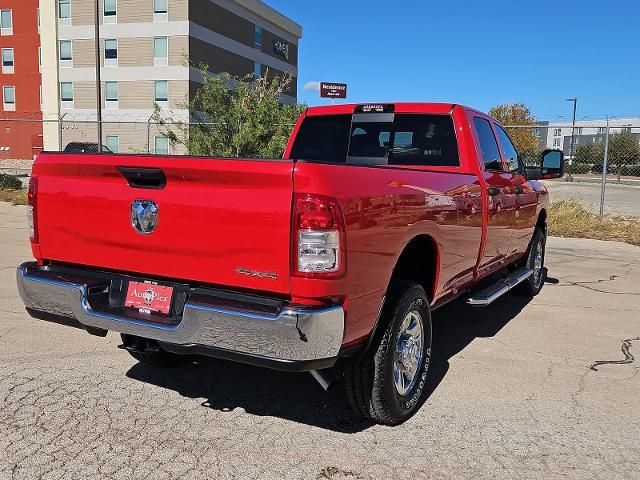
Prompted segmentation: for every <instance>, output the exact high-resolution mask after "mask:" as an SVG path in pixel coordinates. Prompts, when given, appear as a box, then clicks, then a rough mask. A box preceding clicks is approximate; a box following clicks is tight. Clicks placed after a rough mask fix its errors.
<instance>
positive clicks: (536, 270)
mask: <svg viewBox="0 0 640 480" xmlns="http://www.w3.org/2000/svg"><path fill="white" fill-rule="evenodd" d="M546 243H547V238H546V235H545V234H544V232H543V231H542V229H540V228H536V229H535V231H534V232H533V237H532V238H531V245H530V247H529V255H528V256H527V263H526V266H527V268H530V269H531V270H533V274H532V275H531V276H530V277H529V278H528V279H527V280H525V281H524V282H522V283H521V284H520V285H518V287H517V288H516V290H515V291H516V293H518V294H519V295H523V296H527V297H534V296H536V295H537V294H538V293H540V290H542V286H543V285H544V280H545V278H546V273H547V270H546V269H545V268H544V254H545V247H546Z"/></svg>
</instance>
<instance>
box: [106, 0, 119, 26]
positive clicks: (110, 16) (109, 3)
mask: <svg viewBox="0 0 640 480" xmlns="http://www.w3.org/2000/svg"><path fill="white" fill-rule="evenodd" d="M103 17H104V20H103V22H104V23H117V22H118V0H104V15H103Z"/></svg>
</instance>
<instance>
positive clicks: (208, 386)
mask: <svg viewBox="0 0 640 480" xmlns="http://www.w3.org/2000/svg"><path fill="white" fill-rule="evenodd" d="M527 301H528V300H527V299H523V298H519V297H514V296H511V295H507V296H506V297H505V298H503V299H500V300H499V301H497V302H496V303H495V304H494V305H492V306H491V307H490V308H485V309H482V308H472V307H469V306H467V305H465V304H464V303H463V302H462V301H456V302H453V303H451V304H449V305H447V306H445V307H443V308H441V309H439V310H438V311H436V312H434V314H433V338H434V345H433V348H432V360H431V365H430V372H429V379H428V381H427V392H428V395H427V397H426V398H428V397H429V396H430V395H431V394H432V393H433V392H434V391H435V389H436V388H437V387H438V385H439V384H440V382H441V381H442V380H443V378H444V377H445V375H446V374H447V371H448V370H449V359H450V358H451V357H453V356H454V355H456V354H457V353H459V352H460V351H462V350H463V349H464V348H465V347H466V346H467V345H469V344H470V343H471V342H472V341H473V340H474V339H475V338H478V337H481V338H485V337H492V336H494V335H496V334H497V333H498V332H499V331H500V329H502V327H504V326H505V325H506V324H507V323H508V322H509V321H510V320H511V319H512V318H514V317H515V316H516V315H517V314H518V313H519V312H520V311H521V310H522V308H523V307H524V306H525V305H526V304H527ZM197 362H198V363H197V364H193V365H188V366H186V367H181V368H176V369H166V370H161V369H157V368H152V367H149V366H147V365H144V364H142V363H138V364H136V365H134V366H133V367H131V369H130V370H129V371H128V372H127V376H128V377H129V378H132V379H135V380H139V381H143V382H147V383H151V384H154V385H157V386H160V387H162V388H168V389H171V390H174V391H176V392H178V393H179V394H181V395H183V396H185V397H188V398H202V399H204V401H203V402H202V403H201V405H202V406H204V407H207V408H213V409H216V410H219V411H222V412H230V411H232V410H234V409H236V408H242V409H243V410H245V411H246V412H247V413H250V414H252V415H260V416H272V417H279V418H283V419H286V420H291V421H294V422H298V423H304V424H307V425H312V426H315V427H319V428H324V429H328V430H332V431H337V432H342V433H356V432H360V431H362V430H365V429H367V428H369V427H371V426H372V425H373V423H371V422H369V421H366V420H363V419H361V418H359V417H358V416H357V415H356V414H355V413H353V412H352V411H351V409H350V408H349V406H348V404H347V401H346V399H345V397H344V393H343V388H342V385H341V382H339V383H338V384H337V385H335V386H334V387H333V388H332V389H331V390H330V391H329V392H326V393H325V392H324V391H323V390H322V388H321V387H320V386H319V385H318V384H317V383H316V381H315V380H314V379H313V378H312V377H311V375H309V374H307V373H283V372H278V371H274V370H266V369H262V368H258V367H253V366H250V365H242V364H237V363H233V362H228V361H224V360H217V359H210V358H204V357H203V358H199V359H198V361H197Z"/></svg>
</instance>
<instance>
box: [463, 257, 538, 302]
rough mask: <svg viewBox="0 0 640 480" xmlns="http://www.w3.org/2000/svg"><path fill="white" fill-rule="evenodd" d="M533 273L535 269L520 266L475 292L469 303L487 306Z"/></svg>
mask: <svg viewBox="0 0 640 480" xmlns="http://www.w3.org/2000/svg"><path fill="white" fill-rule="evenodd" d="M531 275H533V270H531V269H529V268H526V267H522V268H519V269H518V270H516V271H515V272H512V273H510V274H509V275H507V276H506V277H503V278H501V279H500V280H498V281H497V282H495V283H493V284H491V285H489V286H488V287H486V288H484V289H483V290H480V291H479V292H477V293H475V294H474V295H473V296H472V297H469V298H467V304H469V305H473V306H474V307H486V306H487V305H490V304H491V303H492V302H494V301H495V300H497V299H498V298H500V297H501V296H503V295H504V294H505V293H507V292H508V291H509V290H512V289H513V288H514V287H516V286H517V285H518V284H520V283H522V282H524V281H525V280H526V279H528V278H529V277H530V276H531Z"/></svg>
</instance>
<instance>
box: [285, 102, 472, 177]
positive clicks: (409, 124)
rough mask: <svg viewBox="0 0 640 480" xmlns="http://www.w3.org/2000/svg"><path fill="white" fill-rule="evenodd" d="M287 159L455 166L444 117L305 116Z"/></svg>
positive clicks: (451, 132)
mask: <svg viewBox="0 0 640 480" xmlns="http://www.w3.org/2000/svg"><path fill="white" fill-rule="evenodd" d="M291 157H292V158H295V159H300V160H312V161H318V162H332V163H349V164H360V165H376V164H378V165H380V164H383V165H385V164H388V165H427V166H458V165H459V164H460V161H459V158H458V145H457V141H456V136H455V130H454V126H453V119H452V118H451V117H450V116H448V115H419V114H395V115H394V114H383V115H375V114H356V115H354V116H353V117H352V116H351V115H326V116H317V117H307V118H306V119H305V120H304V121H303V122H302V125H301V126H300V130H299V132H298V135H297V137H296V140H295V142H294V145H293V149H292V152H291Z"/></svg>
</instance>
